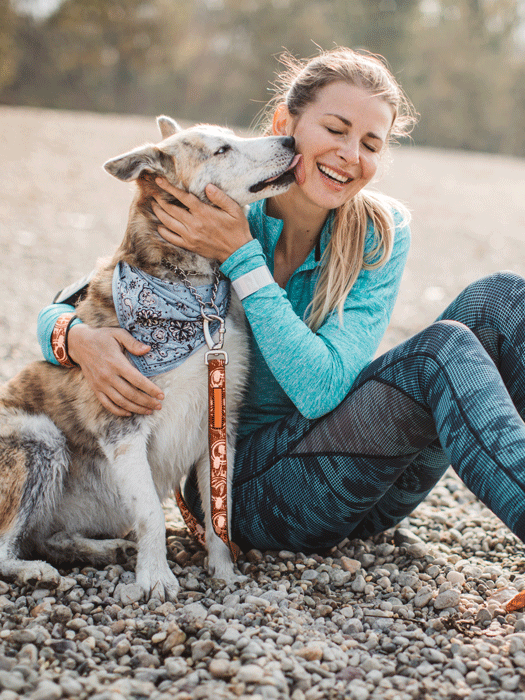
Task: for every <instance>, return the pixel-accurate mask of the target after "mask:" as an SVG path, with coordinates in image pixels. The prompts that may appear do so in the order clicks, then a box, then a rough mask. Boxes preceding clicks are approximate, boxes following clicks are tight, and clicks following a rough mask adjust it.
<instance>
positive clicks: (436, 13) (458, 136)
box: [404, 0, 525, 155]
mask: <svg viewBox="0 0 525 700" xmlns="http://www.w3.org/2000/svg"><path fill="white" fill-rule="evenodd" d="M424 7H426V12H423V13H422V14H421V15H420V18H419V22H418V26H417V31H415V32H414V34H413V38H412V48H413V52H414V55H415V56H417V57H418V60H417V61H416V60H413V61H411V62H410V63H409V64H407V71H406V77H405V81H404V82H405V87H407V88H408V90H409V93H410V94H411V97H412V99H413V100H414V102H415V104H416V106H417V108H418V110H419V111H420V112H421V115H422V118H421V122H420V124H419V126H418V130H417V140H418V141H419V142H422V143H428V144H432V145H437V144H440V145H443V146H449V147H454V148H468V149H476V150H483V151H492V152H495V151H505V152H513V151H514V146H512V145H511V144H510V142H509V122H510V120H511V113H512V112H513V111H514V107H513V104H514V100H515V98H514V93H513V89H512V85H513V84H514V83H515V79H516V66H517V64H518V65H522V62H521V61H519V62H518V61H517V55H516V51H515V47H514V44H513V37H514V33H515V30H516V27H517V24H518V15H517V12H516V2H515V0H441V1H440V2H438V1H437V0H432V2H430V3H425V5H424ZM509 149H510V150H509ZM524 155H525V153H524Z"/></svg>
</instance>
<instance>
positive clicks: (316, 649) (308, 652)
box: [295, 644, 323, 661]
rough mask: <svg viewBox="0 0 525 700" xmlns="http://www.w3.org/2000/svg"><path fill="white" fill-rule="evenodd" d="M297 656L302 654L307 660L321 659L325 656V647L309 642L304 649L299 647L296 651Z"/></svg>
mask: <svg viewBox="0 0 525 700" xmlns="http://www.w3.org/2000/svg"><path fill="white" fill-rule="evenodd" d="M295 655H296V656H300V657H301V658H302V659H306V660H307V661H319V660H320V659H322V658H323V649H322V647H320V646H317V645H316V644H308V646H305V647H303V648H302V649H297V651H296V652H295Z"/></svg>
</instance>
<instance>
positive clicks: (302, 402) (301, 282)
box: [38, 200, 410, 436]
mask: <svg viewBox="0 0 525 700" xmlns="http://www.w3.org/2000/svg"><path fill="white" fill-rule="evenodd" d="M265 210H266V203H265V200H261V201H259V202H255V203H254V204H252V205H251V207H250V209H249V212H248V221H249V224H250V230H251V233H252V236H253V237H254V240H253V241H250V242H249V243H246V244H245V245H244V246H242V247H241V248H239V249H238V250H237V251H235V253H233V255H231V256H230V257H229V258H228V259H227V260H226V261H225V262H224V263H223V264H222V266H221V271H222V272H223V273H224V274H225V275H226V276H227V277H229V278H230V279H231V280H232V281H233V280H236V279H238V278H239V277H241V276H242V275H244V274H246V273H247V272H250V271H251V270H253V269H255V268H257V267H261V266H263V265H267V266H268V268H269V270H270V272H272V273H273V259H274V251H275V246H276V244H277V241H278V240H279V236H280V235H281V231H282V227H283V222H282V221H281V220H280V219H274V218H272V217H270V216H267V214H266V211H265ZM395 220H396V229H395V238H394V246H393V251H392V255H391V256H390V259H389V260H388V261H387V262H386V263H385V264H384V265H382V266H381V267H379V268H376V269H373V270H364V269H363V270H361V272H360V273H359V276H358V278H357V280H356V282H355V284H354V286H353V287H352V289H351V291H350V294H349V295H348V297H347V299H346V301H345V305H344V312H343V320H342V323H341V322H340V320H339V316H338V314H337V312H333V313H331V314H330V315H329V316H328V317H327V318H326V319H325V321H324V323H323V324H322V325H321V327H320V328H319V329H318V330H317V331H316V332H315V333H314V332H312V331H311V330H310V329H309V328H308V326H307V325H306V323H305V321H304V315H305V312H306V309H307V307H308V304H309V303H310V301H311V300H312V297H313V293H314V288H315V284H316V281H317V278H318V275H319V272H320V259H321V256H322V254H323V252H324V250H325V248H326V246H327V244H328V241H329V239H330V235H331V230H332V225H333V216H329V217H328V220H327V222H326V224H325V226H324V227H323V230H322V232H321V236H320V242H319V245H318V246H317V247H316V248H315V249H313V250H312V251H311V252H310V254H309V255H308V257H307V258H306V260H305V261H304V263H303V264H302V265H301V266H300V267H299V268H298V269H297V270H296V271H295V272H294V273H293V275H292V276H291V277H290V279H289V280H288V283H287V285H286V289H281V287H279V285H278V284H277V283H272V284H269V285H267V286H265V287H263V288H262V289H259V290H257V291H256V292H255V293H253V294H251V295H250V296H248V297H245V298H244V299H243V301H242V304H243V307H244V311H245V313H246V317H247V319H248V322H249V327H250V341H251V359H250V374H249V382H248V388H247V394H246V398H245V401H244V404H243V409H242V412H241V420H240V431H239V432H240V435H241V436H244V435H247V434H248V433H250V432H252V431H253V430H255V429H256V428H258V427H259V426H261V425H263V424H265V423H269V422H272V421H275V420H278V419H279V418H281V417H283V416H285V415H287V414H289V413H291V412H293V411H294V410H295V409H297V410H299V411H300V413H302V414H303V415H304V416H305V417H307V418H318V417H320V416H322V415H324V414H326V413H328V412H329V411H331V410H333V409H334V408H335V407H336V406H338V405H339V403H340V402H341V401H342V400H343V398H344V397H345V396H346V394H347V393H348V391H349V390H350V388H351V386H352V384H353V382H354V381H355V379H356V377H357V375H358V374H359V373H360V372H361V370H363V369H364V368H365V367H366V366H367V365H368V364H369V363H370V361H371V360H372V358H373V357H374V354H375V352H376V350H377V347H378V345H379V343H380V342H381V338H382V337H383V335H384V333H385V330H386V328H387V325H388V323H389V321H390V317H391V315H392V310H393V308H394V303H395V300H396V298H397V294H398V291H399V285H400V282H401V277H402V274H403V269H404V267H405V263H406V259H407V255H408V249H409V245H410V230H409V228H408V226H407V225H406V224H405V223H403V222H402V219H401V216H400V215H398V214H397V213H396V214H395ZM374 243H375V236H374V230H373V227H372V225H371V224H369V226H368V230H367V237H366V243H365V253H366V252H368V251H370V250H372V248H373V246H374ZM71 308H72V307H67V306H64V305H63V304H61V305H51V306H48V307H46V308H44V309H43V310H42V311H41V312H40V315H39V319H38V337H39V341H40V344H41V347H42V351H43V353H44V357H45V358H46V359H47V360H48V361H50V362H54V363H55V364H56V360H55V358H54V356H53V352H52V350H51V332H52V329H53V327H54V324H55V322H56V320H57V318H58V316H59V315H60V314H61V313H64V311H66V310H68V311H69V310H71Z"/></svg>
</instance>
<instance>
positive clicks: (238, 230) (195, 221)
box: [153, 178, 252, 263]
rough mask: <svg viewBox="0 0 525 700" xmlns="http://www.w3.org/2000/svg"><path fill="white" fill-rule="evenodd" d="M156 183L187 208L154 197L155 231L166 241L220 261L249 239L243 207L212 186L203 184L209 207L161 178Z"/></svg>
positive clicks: (250, 237) (250, 238) (250, 236)
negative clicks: (158, 224) (158, 223)
mask: <svg viewBox="0 0 525 700" xmlns="http://www.w3.org/2000/svg"><path fill="white" fill-rule="evenodd" d="M155 182H156V183H157V185H159V187H162V189H164V190H166V192H169V193H170V194H171V195H173V196H174V197H176V198H177V199H178V200H179V202H181V203H182V204H183V205H184V206H185V207H187V209H188V210H189V211H187V210H186V209H183V208H182V207H179V206H177V205H175V204H168V203H167V202H165V201H163V200H162V199H161V198H160V197H158V198H155V201H156V204H155V203H154V204H153V211H154V212H155V216H157V218H158V219H159V221H161V223H162V225H161V226H159V228H158V231H159V234H160V235H161V236H162V237H163V238H164V240H166V241H168V243H173V245H176V246H179V247H180V248H185V249H186V250H191V251H192V252H193V253H198V254H199V255H203V256H204V257H206V258H213V259H214V260H218V261H219V262H220V263H223V262H224V261H225V260H226V258H229V257H230V255H231V254H232V253H234V252H235V251H236V250H237V249H238V248H240V247H241V246H243V245H244V244H245V243H248V241H251V240H252V235H251V233H250V228H249V226H248V221H247V219H246V217H245V215H244V211H243V210H242V208H241V207H240V206H239V205H238V204H237V202H234V201H233V199H230V197H228V195H226V194H224V192H222V190H220V189H219V188H218V187H215V185H208V186H207V187H206V196H207V197H208V199H209V200H210V202H212V204H214V205H215V206H210V205H209V204H204V203H203V202H201V201H200V199H197V197H195V196H194V195H193V194H190V193H189V192H184V190H180V189H178V187H173V185H171V184H170V183H169V182H168V181H167V180H165V179H164V178H157V179H156V180H155Z"/></svg>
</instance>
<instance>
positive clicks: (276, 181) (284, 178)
mask: <svg viewBox="0 0 525 700" xmlns="http://www.w3.org/2000/svg"><path fill="white" fill-rule="evenodd" d="M301 158H302V156H300V155H295V156H294V157H293V158H292V160H291V161H290V163H289V164H288V166H287V167H286V170H283V172H281V173H279V174H278V175H273V176H272V177H269V178H267V179H266V180H261V181H260V182H257V183H256V184H255V185H252V186H251V187H250V188H249V191H250V192H254V193H255V192H260V191H261V190H264V188H265V187H269V186H270V185H273V186H275V185H291V184H292V182H294V181H295V172H294V170H295V166H296V165H297V163H299V161H300V160H301Z"/></svg>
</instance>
